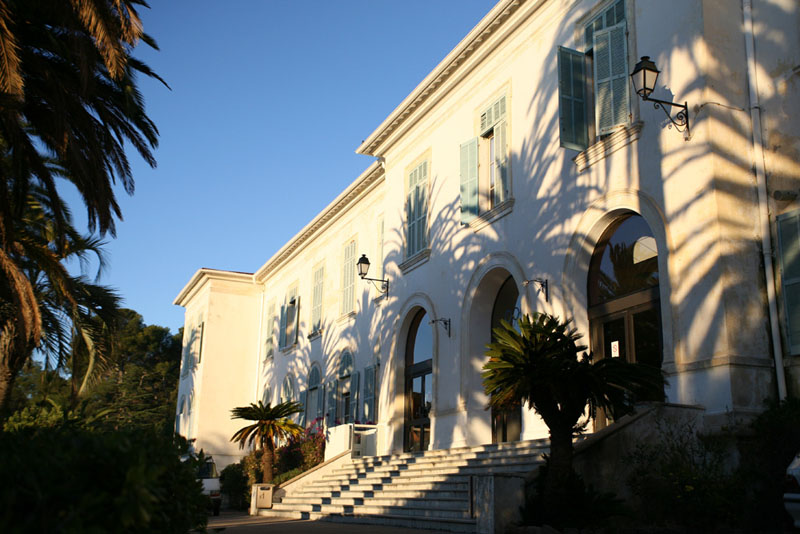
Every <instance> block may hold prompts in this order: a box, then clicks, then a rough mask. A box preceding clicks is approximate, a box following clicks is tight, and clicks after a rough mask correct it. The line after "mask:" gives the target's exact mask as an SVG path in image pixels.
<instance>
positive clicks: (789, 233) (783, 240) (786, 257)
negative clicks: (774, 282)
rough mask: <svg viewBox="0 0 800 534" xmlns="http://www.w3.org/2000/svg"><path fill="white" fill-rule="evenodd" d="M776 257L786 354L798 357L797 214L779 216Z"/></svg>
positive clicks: (799, 237) (799, 222)
mask: <svg viewBox="0 0 800 534" xmlns="http://www.w3.org/2000/svg"><path fill="white" fill-rule="evenodd" d="M777 223H778V246H779V248H780V255H779V257H778V260H779V262H778V263H779V264H780V272H781V293H782V295H783V307H784V312H785V322H786V338H787V342H788V345H789V352H790V354H800V211H794V212H791V213H786V214H784V215H780V216H779V217H778V219H777Z"/></svg>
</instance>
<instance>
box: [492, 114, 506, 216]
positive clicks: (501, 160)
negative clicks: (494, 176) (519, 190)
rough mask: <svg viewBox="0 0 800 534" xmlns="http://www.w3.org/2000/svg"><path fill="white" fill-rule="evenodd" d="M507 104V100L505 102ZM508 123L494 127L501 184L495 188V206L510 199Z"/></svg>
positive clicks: (496, 162) (497, 166)
mask: <svg viewBox="0 0 800 534" xmlns="http://www.w3.org/2000/svg"><path fill="white" fill-rule="evenodd" d="M503 101H504V102H505V99H504V100H503ZM507 132H508V122H507V121H505V120H502V121H500V122H498V123H497V125H496V126H495V127H494V138H495V168H496V169H497V173H498V175H499V177H500V183H499V184H496V186H495V199H494V200H495V202H494V203H495V206H496V205H498V204H500V203H501V202H504V201H505V200H506V199H507V198H508V143H507V138H508V133H507Z"/></svg>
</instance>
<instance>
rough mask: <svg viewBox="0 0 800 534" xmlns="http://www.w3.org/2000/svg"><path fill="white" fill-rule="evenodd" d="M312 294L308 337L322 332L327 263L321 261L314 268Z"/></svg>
mask: <svg viewBox="0 0 800 534" xmlns="http://www.w3.org/2000/svg"><path fill="white" fill-rule="evenodd" d="M312 288H313V289H312V296H311V333H309V334H308V337H312V336H314V335H317V334H319V333H320V332H322V308H323V302H324V297H325V294H324V291H325V264H324V263H322V262H320V263H318V264H317V265H316V267H315V268H314V272H313V274H312Z"/></svg>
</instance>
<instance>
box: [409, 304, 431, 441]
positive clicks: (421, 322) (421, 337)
mask: <svg viewBox="0 0 800 534" xmlns="http://www.w3.org/2000/svg"><path fill="white" fill-rule="evenodd" d="M405 395H406V407H405V449H406V450H409V451H424V450H427V449H428V445H429V444H430V427H431V421H430V417H429V414H430V411H431V406H432V402H433V329H432V327H431V322H430V318H429V317H428V314H427V312H426V311H425V310H424V309H419V310H418V311H417V312H416V315H414V318H413V319H412V321H411V325H410V326H409V329H408V338H407V340H406V369H405Z"/></svg>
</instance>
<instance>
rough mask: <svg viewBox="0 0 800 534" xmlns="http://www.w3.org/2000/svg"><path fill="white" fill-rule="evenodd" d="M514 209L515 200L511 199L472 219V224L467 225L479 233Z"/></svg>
mask: <svg viewBox="0 0 800 534" xmlns="http://www.w3.org/2000/svg"><path fill="white" fill-rule="evenodd" d="M513 209H514V199H513V198H509V199H508V200H506V201H504V202H501V203H500V204H498V205H497V206H495V207H494V208H492V209H490V210H489V211H485V212H483V213H481V214H480V215H478V216H477V217H475V218H474V219H472V220H471V221H470V222H468V223H467V224H466V226H469V227H470V228H472V230H473V231H475V232H478V231H480V230H481V228H485V227H486V226H487V225H489V224H492V223H493V222H495V221H496V220H498V219H502V218H503V217H505V216H506V215H508V214H509V213H511V211H512V210H513Z"/></svg>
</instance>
